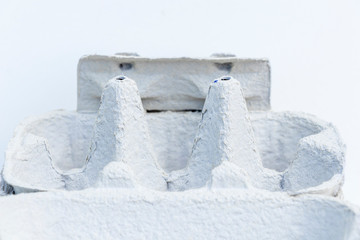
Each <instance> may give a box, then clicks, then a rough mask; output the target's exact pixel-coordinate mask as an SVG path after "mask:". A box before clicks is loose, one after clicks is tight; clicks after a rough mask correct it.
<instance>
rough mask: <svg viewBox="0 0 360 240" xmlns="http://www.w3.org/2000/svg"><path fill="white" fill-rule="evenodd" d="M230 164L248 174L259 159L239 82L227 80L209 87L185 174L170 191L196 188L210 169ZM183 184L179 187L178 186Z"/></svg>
mask: <svg viewBox="0 0 360 240" xmlns="http://www.w3.org/2000/svg"><path fill="white" fill-rule="evenodd" d="M223 161H229V162H231V163H234V164H236V165H237V166H239V167H240V168H242V169H244V170H245V171H246V172H248V173H249V175H253V174H255V173H257V172H259V171H260V169H261V162H260V161H261V160H260V156H259V153H258V151H257V149H256V144H255V138H254V133H253V129H252V126H251V122H250V119H249V115H248V110H247V107H246V101H245V99H244V96H243V93H242V90H241V86H240V83H239V81H237V80H235V79H232V78H230V77H225V78H222V79H220V80H216V81H215V82H214V83H212V84H211V85H210V87H209V92H208V95H207V97H206V100H205V104H204V107H203V111H202V120H201V122H200V124H199V128H198V132H197V135H196V138H195V141H194V145H193V150H192V154H191V158H190V161H189V164H188V166H187V169H186V170H185V172H186V173H185V174H183V175H182V177H179V179H178V180H177V181H178V183H176V180H175V181H174V182H175V183H174V187H172V186H171V184H173V183H171V181H170V188H172V189H180V190H181V189H189V188H198V187H202V186H204V185H205V184H206V182H207V181H209V180H210V178H211V172H212V169H214V168H215V167H217V166H218V165H220V164H221V163H222V162H223ZM180 185H182V186H180Z"/></svg>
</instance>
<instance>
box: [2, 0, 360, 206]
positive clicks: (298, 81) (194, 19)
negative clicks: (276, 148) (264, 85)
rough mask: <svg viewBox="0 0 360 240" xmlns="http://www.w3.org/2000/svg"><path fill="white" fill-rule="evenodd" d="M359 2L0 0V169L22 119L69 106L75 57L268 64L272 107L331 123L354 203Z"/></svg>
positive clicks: (357, 192)
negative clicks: (222, 55)
mask: <svg viewBox="0 0 360 240" xmlns="http://www.w3.org/2000/svg"><path fill="white" fill-rule="evenodd" d="M359 13H360V1H357V0H353V1H350V0H349V1H330V0H319V1H311V0H306V1H285V0H284V1H280V0H276V1H266V0H255V1H226V0H222V1H209V0H207V1H197V0H191V1H165V0H163V1H160V0H153V1H110V0H101V1H100V0H99V1H92V0H86V1H85V0H79V1H45V0H37V1H35V0H30V1H26V0H23V1H20V0H12V1H5V0H0V90H1V92H0V114H1V115H0V153H1V155H0V166H2V162H3V159H4V152H5V149H6V145H7V143H8V141H9V139H10V138H11V136H12V134H13V130H14V128H15V127H16V125H17V124H18V123H19V122H20V121H21V120H23V119H24V118H25V117H27V116H31V115H38V114H41V113H45V112H47V111H51V110H54V109H69V110H71V109H75V108H76V67H77V62H78V59H79V58H80V57H81V56H82V55H85V54H94V53H97V54H113V53H116V52H124V51H125V52H129V51H130V52H133V51H135V52H138V53H139V54H140V55H142V56H146V57H181V56H189V57H206V56H209V55H210V54H212V53H214V52H227V53H234V54H236V55H237V56H238V57H244V58H262V57H266V58H268V59H269V60H270V62H271V66H272V91H271V94H272V108H273V110H275V111H281V110H292V111H303V112H308V113H312V114H315V115H316V116H318V117H320V118H322V119H324V120H327V121H331V122H333V123H334V124H335V125H336V126H337V127H338V129H339V131H340V134H341V135H342V137H343V139H344V141H345V143H346V144H347V164H346V169H345V174H346V175H345V176H346V179H345V186H344V195H345V199H346V200H349V201H350V202H353V203H356V204H357V205H360V144H359V137H360V14H359Z"/></svg>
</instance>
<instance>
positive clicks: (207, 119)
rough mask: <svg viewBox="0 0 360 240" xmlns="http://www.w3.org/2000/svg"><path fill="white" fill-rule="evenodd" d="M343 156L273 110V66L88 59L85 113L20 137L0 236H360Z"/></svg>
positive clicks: (318, 131)
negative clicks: (346, 196)
mask: <svg viewBox="0 0 360 240" xmlns="http://www.w3.org/2000/svg"><path fill="white" fill-rule="evenodd" d="M304 97H306V96H304ZM344 160H345V156H344V144H343V143H342V141H341V139H340V137H339V135H338V132H337V130H336V129H335V128H334V126H333V125H332V124H330V123H328V122H325V121H322V120H319V119H317V118H316V117H315V116H312V115H309V114H304V113H295V112H273V111H271V110H270V66H269V63H268V61H267V60H263V59H257V60H253V59H239V58H236V57H234V56H232V55H214V56H212V57H210V58H203V59H200V58H156V59H150V58H143V57H139V56H137V55H131V54H120V55H113V56H99V55H91V56H85V57H83V58H81V59H80V62H79V64H78V103H77V111H65V110H58V111H53V112H50V113H47V114H45V115H43V116H37V117H31V118H28V119H26V120H25V121H24V122H22V123H21V124H20V125H19V126H18V127H17V128H16V131H15V134H14V137H13V138H12V139H11V141H10V143H9V146H8V149H7V152H6V159H5V163H4V168H3V172H2V190H3V195H6V196H3V197H0V212H1V213H2V215H3V217H2V218H0V238H2V239H14V238H16V239H64V238H70V239H80V238H82V239H99V238H100V239H133V238H135V239H148V238H150V239H159V238H160V239H161V238H162V239H222V238H226V239H360V214H359V210H358V209H357V208H356V207H354V206H350V205H349V204H347V203H346V202H344V201H343V200H342V193H341V187H342V184H343V179H344V172H343V171H344V169H343V168H344ZM5 216H6V217H5Z"/></svg>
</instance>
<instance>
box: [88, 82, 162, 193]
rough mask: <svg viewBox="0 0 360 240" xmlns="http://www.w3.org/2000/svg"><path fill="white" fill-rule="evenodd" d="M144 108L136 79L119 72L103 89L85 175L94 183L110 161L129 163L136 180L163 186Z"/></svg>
mask: <svg viewBox="0 0 360 240" xmlns="http://www.w3.org/2000/svg"><path fill="white" fill-rule="evenodd" d="M144 114H145V112H144V109H143V106H142V103H141V99H140V95H139V92H138V89H137V86H136V83H135V81H133V80H131V79H130V78H127V77H124V76H120V77H115V78H113V79H111V80H110V81H109V82H108V84H107V85H106V86H105V88H104V90H103V94H102V97H101V104H100V108H99V112H98V116H97V120H96V123H95V127H94V136H93V140H92V144H91V150H90V154H89V156H88V165H87V168H86V175H87V178H88V181H89V185H93V184H94V183H95V181H96V180H97V178H98V174H99V172H100V171H101V170H102V169H103V168H104V167H105V166H106V165H107V164H108V163H109V162H112V161H122V162H124V163H126V164H128V165H129V166H130V167H131V169H132V171H133V172H134V175H135V178H136V181H137V182H138V183H139V184H142V185H145V186H147V187H150V188H153V189H158V190H166V188H167V187H166V182H165V180H164V178H163V175H162V172H161V170H160V169H159V168H158V166H157V163H156V160H155V157H154V154H153V152H152V148H151V144H150V142H149V141H150V139H149V133H148V127H147V122H146V120H145V115H144Z"/></svg>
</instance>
